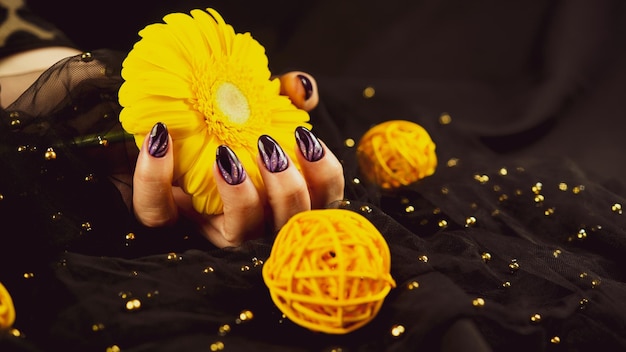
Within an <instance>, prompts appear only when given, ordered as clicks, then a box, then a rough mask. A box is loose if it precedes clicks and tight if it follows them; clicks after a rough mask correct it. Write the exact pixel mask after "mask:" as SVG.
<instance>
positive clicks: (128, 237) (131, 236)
mask: <svg viewBox="0 0 626 352" xmlns="http://www.w3.org/2000/svg"><path fill="white" fill-rule="evenodd" d="M126 239H127V240H129V241H132V240H134V239H135V234H134V233H132V232H129V233H127V234H126Z"/></svg>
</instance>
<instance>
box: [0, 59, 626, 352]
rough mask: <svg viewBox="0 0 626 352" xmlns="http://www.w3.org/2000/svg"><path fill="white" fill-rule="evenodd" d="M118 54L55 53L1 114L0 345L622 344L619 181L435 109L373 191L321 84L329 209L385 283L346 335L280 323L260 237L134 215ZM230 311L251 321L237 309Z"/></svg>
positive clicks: (320, 130)
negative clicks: (210, 238) (477, 131)
mask: <svg viewBox="0 0 626 352" xmlns="http://www.w3.org/2000/svg"><path fill="white" fill-rule="evenodd" d="M122 58H123V55H120V54H119V53H115V52H111V51H106V50H101V51H94V52H92V53H88V54H87V53H86V54H83V55H78V56H76V57H71V58H68V59H66V60H63V61H61V62H59V63H58V64H57V65H55V66H54V67H53V68H51V69H50V70H49V71H47V72H46V73H44V75H42V77H41V78H40V79H39V80H38V81H37V83H36V85H35V86H33V87H32V88H31V89H29V90H28V91H27V92H26V93H25V94H24V95H23V96H22V97H21V98H20V99H19V100H18V101H17V102H15V103H14V104H12V105H11V106H9V107H8V108H7V109H6V110H5V111H4V112H3V116H2V125H1V126H2V127H1V132H2V137H1V138H0V140H2V148H1V149H0V152H1V153H0V162H1V163H2V170H3V171H2V173H0V194H2V200H1V201H0V216H1V223H2V237H3V246H2V251H3V253H4V254H3V255H2V256H0V258H1V259H0V267H1V268H2V271H0V275H1V276H0V281H1V282H2V283H3V284H4V285H5V286H6V287H7V288H8V290H9V292H10V293H11V294H12V296H13V298H14V301H15V307H16V310H17V320H16V322H15V325H14V328H15V329H18V330H19V331H20V333H21V335H20V336H19V337H16V336H15V334H11V333H9V332H4V333H2V335H1V336H2V338H1V339H0V346H3V348H4V347H5V346H6V348H7V349H9V348H14V349H16V350H22V351H28V350H39V351H55V350H58V348H59V346H63V349H64V350H76V351H85V350H101V351H104V350H107V348H120V349H121V350H123V351H180V350H181V349H183V350H188V351H196V350H197V351H201V350H207V349H210V348H211V346H213V348H220V346H222V347H224V348H226V349H230V350H258V351H264V350H267V351H330V350H333V349H334V350H337V349H338V348H341V349H342V350H348V351H382V350H388V351H407V350H432V349H435V350H446V349H447V350H458V348H459V347H458V346H459V345H460V346H462V347H463V348H465V349H467V350H477V351H480V350H496V351H498V350H509V351H527V350H533V351H544V350H545V351H550V350H570V351H572V350H577V351H584V350H591V349H595V348H599V349H601V350H620V349H623V348H625V347H626V340H625V339H624V337H623V335H622V334H621V331H623V329H624V327H625V324H626V320H625V318H624V317H626V305H625V304H624V302H623V297H625V296H626V284H625V283H624V278H625V276H626V272H625V270H624V268H623V265H622V263H621V262H622V258H623V257H624V254H625V253H626V233H625V229H626V219H625V217H624V215H623V214H621V212H619V211H618V210H619V209H618V205H621V204H626V201H625V200H624V198H623V197H621V196H620V195H618V194H617V193H615V192H612V191H610V190H609V189H607V188H606V187H604V186H602V185H601V184H599V183H596V182H594V181H593V180H591V179H589V178H588V177H586V176H585V174H584V173H583V172H582V171H581V170H580V169H579V168H578V167H577V166H576V165H575V164H574V163H572V162H569V161H567V160H565V159H558V160H552V159H544V158H534V159H526V158H524V159H522V158H516V159H512V158H502V157H499V156H497V155H494V154H491V153H492V152H491V151H489V150H488V149H486V148H483V147H481V146H480V145H479V144H478V143H476V142H475V141H474V139H472V138H469V137H467V136H465V135H464V134H463V131H460V130H458V129H457V128H456V127H455V124H454V121H453V122H452V123H450V124H442V123H440V120H439V115H437V114H432V115H428V114H423V115H417V114H416V115H413V116H414V119H413V120H414V121H415V122H418V123H420V124H421V125H423V126H424V127H425V128H426V129H427V130H428V131H429V132H430V134H431V136H432V138H433V140H434V141H435V142H436V143H437V146H438V147H437V154H438V157H439V166H438V168H437V171H436V173H435V174H434V175H432V176H430V177H428V178H425V179H423V180H420V181H418V182H417V183H415V184H413V185H411V186H408V187H404V188H401V189H397V190H393V191H388V190H387V191H383V190H381V189H379V188H378V187H377V186H375V185H372V184H369V183H368V182H367V181H366V178H365V175H362V174H361V173H360V171H359V169H358V168H357V167H356V165H357V163H356V154H355V148H354V146H352V144H351V143H345V138H347V137H349V135H352V133H356V134H358V133H361V131H359V130H345V129H342V128H341V126H340V125H341V124H359V126H361V128H362V129H363V130H364V129H365V127H367V126H368V125H365V126H363V121H361V122H357V121H355V120H350V116H346V115H344V114H341V113H339V112H340V111H341V110H337V106H341V99H340V97H338V96H327V95H322V102H321V104H320V106H319V107H318V109H316V110H315V112H314V113H313V114H312V118H313V125H314V131H315V132H316V133H317V134H318V135H319V136H320V137H321V138H322V139H323V140H325V141H326V142H327V143H328V145H330V146H331V148H332V149H333V151H334V152H335V153H336V154H337V155H338V156H339V157H340V158H341V160H342V161H343V164H344V167H345V175H346V182H347V191H346V199H347V200H346V201H344V202H339V203H336V204H331V205H329V206H331V207H342V208H346V209H350V210H353V211H355V212H358V213H360V214H363V215H364V216H366V217H367V218H368V219H369V220H370V221H371V222H372V223H373V224H374V225H375V226H376V227H377V228H378V229H379V230H380V231H381V233H382V234H383V235H384V237H385V239H386V240H387V242H388V244H389V246H390V249H391V253H392V275H393V277H394V279H395V280H396V281H397V283H398V287H397V288H396V289H394V290H392V292H391V293H390V294H389V295H388V297H387V298H386V301H385V304H384V305H383V308H382V310H381V311H380V313H379V314H378V315H377V316H376V317H375V319H374V320H373V321H372V322H370V323H369V324H368V325H366V326H365V327H363V328H361V329H359V330H357V331H355V332H353V333H350V334H347V335H338V336H336V335H326V334H321V333H315V332H312V331H309V330H307V329H304V328H302V327H299V326H297V325H295V324H293V323H291V322H289V320H288V319H286V318H285V317H284V316H283V315H282V313H281V312H280V311H278V310H277V308H276V307H275V306H274V305H273V303H272V301H271V299H270V297H269V293H268V291H267V288H266V286H265V285H264V283H263V280H262V277H261V268H262V265H263V262H264V261H265V260H267V258H268V255H269V253H270V250H271V245H272V235H271V234H267V235H266V236H265V237H264V238H263V239H261V240H258V241H251V242H248V243H246V244H245V245H244V246H242V247H241V248H237V249H223V250H219V249H216V248H214V247H212V246H211V245H210V244H209V243H208V242H206V241H205V240H204V239H203V238H202V237H201V236H199V235H198V234H197V233H196V232H195V231H194V229H193V227H192V226H190V225H189V224H187V223H185V222H184V221H183V222H181V223H180V224H178V225H177V226H175V227H171V228H163V229H147V228H144V227H142V226H140V225H139V224H137V222H136V221H135V220H134V218H133V216H132V212H131V211H130V210H129V207H128V204H127V202H125V199H126V198H127V196H128V192H130V184H128V183H127V182H126V181H123V180H127V176H128V175H129V174H130V173H131V172H132V168H133V164H134V158H135V157H136V152H137V150H136V147H135V146H134V143H133V142H132V139H130V138H129V137H128V136H126V135H125V134H123V133H122V131H121V129H120V126H119V123H118V121H117V113H118V112H119V109H120V107H119V105H118V104H117V102H116V91H117V89H118V88H119V85H120V83H121V79H120V76H119V68H120V65H121V59H122ZM320 83H321V84H323V83H324V81H323V80H320ZM353 83H355V86H360V85H359V84H360V83H359V82H353ZM379 92H380V91H379ZM382 92H384V90H382ZM370 103H371V102H370ZM370 103H366V104H370ZM375 111H376V110H375V109H374V110H372V112H375ZM344 131H347V132H344ZM354 137H355V138H356V139H357V140H358V137H357V135H354ZM50 148H52V149H50ZM51 151H54V154H55V157H51V154H50V152H51ZM415 283H417V286H418V287H417V288H415ZM480 299H482V302H484V304H479V303H477V302H480ZM133 300H137V301H133ZM129 302H130V308H128V307H127V304H129ZM133 302H139V303H140V306H136V305H135V306H133ZM135 304H136V303H135ZM246 311H249V312H252V313H253V318H252V319H248V320H244V321H242V320H241V319H240V314H241V313H242V312H246ZM226 325H228V326H229V327H230V329H229V330H225V329H224V326H226ZM399 325H401V326H403V327H404V328H405V330H404V333H403V334H400V335H399V336H395V335H394V334H392V331H396V330H394V327H397V326H399ZM557 342H558V343H557ZM115 346H117V347H115ZM3 350H4V349H3Z"/></svg>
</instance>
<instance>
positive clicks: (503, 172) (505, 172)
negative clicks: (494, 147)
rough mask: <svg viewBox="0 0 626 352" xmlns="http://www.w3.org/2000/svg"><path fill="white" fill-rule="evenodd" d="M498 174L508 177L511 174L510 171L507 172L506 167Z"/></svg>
mask: <svg viewBox="0 0 626 352" xmlns="http://www.w3.org/2000/svg"><path fill="white" fill-rule="evenodd" d="M498 173H499V174H500V175H501V176H506V175H508V174H509V170H507V169H506V168H505V167H503V168H500V171H498Z"/></svg>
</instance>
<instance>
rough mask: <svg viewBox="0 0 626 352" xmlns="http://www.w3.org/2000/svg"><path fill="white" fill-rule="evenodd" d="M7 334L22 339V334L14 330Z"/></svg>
mask: <svg viewBox="0 0 626 352" xmlns="http://www.w3.org/2000/svg"><path fill="white" fill-rule="evenodd" d="M9 334H11V335H12V336H13V337H22V332H21V331H19V330H18V329H15V328H13V329H11V330H9Z"/></svg>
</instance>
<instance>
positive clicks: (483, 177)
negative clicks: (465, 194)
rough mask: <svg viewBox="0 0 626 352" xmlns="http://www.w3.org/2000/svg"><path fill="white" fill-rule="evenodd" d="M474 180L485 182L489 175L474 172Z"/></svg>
mask: <svg viewBox="0 0 626 352" xmlns="http://www.w3.org/2000/svg"><path fill="white" fill-rule="evenodd" d="M474 180H476V181H478V182H480V183H482V184H485V183H487V182H489V176H487V175H479V174H476V175H474Z"/></svg>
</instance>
